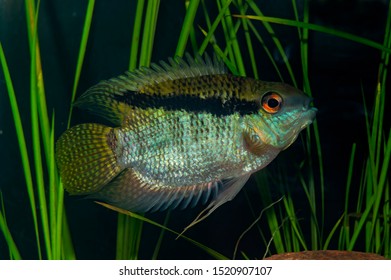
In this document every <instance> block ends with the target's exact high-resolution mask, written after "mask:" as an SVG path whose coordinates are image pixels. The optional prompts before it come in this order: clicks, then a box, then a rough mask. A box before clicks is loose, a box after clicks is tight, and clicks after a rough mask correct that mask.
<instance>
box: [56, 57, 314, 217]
mask: <svg viewBox="0 0 391 280" xmlns="http://www.w3.org/2000/svg"><path fill="white" fill-rule="evenodd" d="M169 61H170V64H166V63H164V62H161V66H158V65H156V64H153V65H152V66H151V67H152V68H151V69H147V68H143V69H140V70H137V71H135V72H131V73H127V74H126V75H123V76H120V77H118V78H114V79H111V80H109V81H104V82H101V83H100V84H98V85H96V86H94V87H92V88H91V89H90V90H88V91H87V92H86V93H85V94H84V95H83V96H82V97H81V98H80V99H79V100H78V102H77V103H76V105H77V106H79V107H81V108H85V109H88V110H91V111H92V112H94V113H97V114H98V115H100V116H102V117H104V118H106V119H107V120H109V121H111V122H112V123H113V124H114V126H115V127H113V128H111V127H106V126H103V125H99V124H82V125H79V126H76V127H73V128H71V129H70V130H68V131H67V132H66V133H64V135H63V136H62V137H61V138H60V139H59V141H58V143H57V161H58V165H59V169H60V173H61V176H62V178H63V182H64V186H65V188H66V189H67V190H68V191H69V192H70V193H74V194H90V196H91V197H93V198H97V199H100V200H103V201H105V202H107V203H109V204H111V205H114V206H116V207H119V208H123V209H127V210H130V211H138V212H145V211H150V210H162V209H166V208H175V207H178V206H179V207H187V206H189V205H195V204H197V203H198V202H199V201H203V202H206V201H208V200H210V201H211V202H210V204H209V206H208V207H207V209H206V210H207V211H209V212H208V213H207V215H209V214H210V213H211V212H212V211H213V210H214V209H216V208H217V207H218V206H220V205H221V204H223V203H225V202H226V201H228V200H231V199H232V198H233V197H234V196H235V195H236V194H237V192H238V191H239V190H240V189H241V188H242V187H243V185H244V184H245V182H246V181H247V179H248V178H249V176H250V175H251V174H252V173H254V172H256V171H257V170H259V169H262V168H263V167H265V166H266V165H267V164H269V163H270V162H271V161H272V160H273V159H274V158H275V157H276V156H277V154H278V153H279V152H280V151H281V150H283V149H285V148H287V147H288V146H289V145H290V144H291V143H292V142H293V141H294V140H295V139H296V138H297V135H298V133H299V132H300V131H301V130H302V129H303V128H305V127H306V126H308V125H309V124H310V123H311V122H312V120H313V118H314V117H315V112H316V109H314V108H311V107H309V102H310V99H309V98H308V97H306V96H305V95H304V94H303V93H302V92H300V91H299V90H297V89H295V88H293V87H291V86H289V85H286V84H282V83H271V82H263V81H258V80H254V79H251V78H244V77H236V76H232V75H230V74H227V73H226V70H225V68H224V66H223V65H222V63H221V62H218V61H214V62H212V61H211V60H210V59H209V58H208V57H206V60H205V61H203V60H202V59H200V58H198V59H197V61H195V60H193V59H192V58H190V57H188V58H187V62H185V61H184V60H182V59H179V60H177V61H174V60H169ZM207 215H206V216H207Z"/></svg>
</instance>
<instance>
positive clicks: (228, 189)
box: [177, 174, 251, 238]
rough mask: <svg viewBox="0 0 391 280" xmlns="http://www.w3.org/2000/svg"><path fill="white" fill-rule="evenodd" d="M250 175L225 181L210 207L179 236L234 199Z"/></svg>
mask: <svg viewBox="0 0 391 280" xmlns="http://www.w3.org/2000/svg"><path fill="white" fill-rule="evenodd" d="M250 176H251V174H246V175H243V176H240V177H236V178H232V179H230V180H228V181H226V182H224V184H223V187H222V188H221V191H220V192H219V193H218V194H217V197H216V198H215V199H214V200H213V201H212V202H211V203H210V204H209V205H208V207H206V208H205V209H204V210H202V212H201V213H200V214H198V216H197V217H196V218H195V220H194V221H193V222H191V223H190V225H188V226H187V227H186V228H185V229H184V230H183V231H182V232H181V234H180V235H179V236H178V237H177V238H179V237H180V236H181V235H182V234H184V233H185V232H186V231H187V230H188V229H189V228H191V227H193V226H194V225H196V224H198V223H199V222H201V221H203V220H204V219H206V218H207V217H208V216H209V215H210V214H212V213H213V211H215V210H216V209H217V208H219V207H220V206H221V205H223V204H224V203H226V202H227V201H230V200H232V199H233V198H234V197H235V196H236V195H237V194H238V192H239V191H240V190H241V189H242V188H243V186H244V184H246V182H247V181H248V179H249V178H250Z"/></svg>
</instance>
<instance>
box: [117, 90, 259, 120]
mask: <svg viewBox="0 0 391 280" xmlns="http://www.w3.org/2000/svg"><path fill="white" fill-rule="evenodd" d="M115 99H116V100H117V101H119V102H123V103H126V104H128V105H131V106H134V107H137V108H142V109H148V108H162V109H165V110H168V111H175V110H185V111H188V112H208V113H211V114H213V115H216V116H226V115H232V114H233V113H239V114H241V115H248V114H253V113H256V112H257V111H258V110H259V104H257V103H256V102H255V101H243V100H239V99H236V98H231V99H230V100H227V101H226V102H225V103H223V102H222V101H221V99H220V98H208V99H202V98H200V97H197V96H189V95H174V96H169V97H162V96H158V95H147V94H141V93H137V92H125V93H124V94H123V95H122V96H119V95H116V96H115Z"/></svg>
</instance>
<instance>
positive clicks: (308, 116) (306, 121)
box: [300, 107, 318, 130]
mask: <svg viewBox="0 0 391 280" xmlns="http://www.w3.org/2000/svg"><path fill="white" fill-rule="evenodd" d="M317 112H318V109H317V108H315V107H310V108H308V107H307V108H305V110H304V113H303V115H302V116H301V118H302V119H303V123H302V124H301V126H300V130H303V129H304V128H306V127H307V126H309V125H310V124H311V123H312V122H313V121H314V119H315V117H316V113H317Z"/></svg>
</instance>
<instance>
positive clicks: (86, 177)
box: [56, 123, 122, 195]
mask: <svg viewBox="0 0 391 280" xmlns="http://www.w3.org/2000/svg"><path fill="white" fill-rule="evenodd" d="M116 143H117V139H116V136H115V133H114V129H113V128H111V127H107V126H104V125H100V124H92V123H87V124H80V125H77V126H74V127H72V128H70V129H69V130H67V131H66V132H65V133H64V134H63V135H62V136H61V137H60V139H59V140H58V141H57V143H56V159H57V165H58V168H59V171H60V175H61V178H62V182H63V184H64V188H65V189H66V190H67V191H68V192H69V193H71V194H79V195H81V194H90V193H94V192H96V191H98V190H100V189H101V188H102V187H103V186H104V185H106V184H107V183H109V182H110V181H111V180H112V179H113V178H114V177H115V176H117V175H118V174H119V173H120V172H121V171H122V168H121V167H120V166H119V164H118V162H117V157H116V155H115V152H114V150H113V149H114V147H115V145H116Z"/></svg>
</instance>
